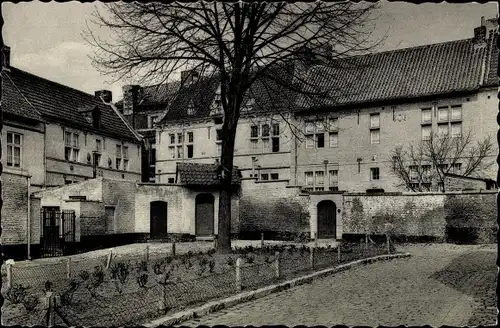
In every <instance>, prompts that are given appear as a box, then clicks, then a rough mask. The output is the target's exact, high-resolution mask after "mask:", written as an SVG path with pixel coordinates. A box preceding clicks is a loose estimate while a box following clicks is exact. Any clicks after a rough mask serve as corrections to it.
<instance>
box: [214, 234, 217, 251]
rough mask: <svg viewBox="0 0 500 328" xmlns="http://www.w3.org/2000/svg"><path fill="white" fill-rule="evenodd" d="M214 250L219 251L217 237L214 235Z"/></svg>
mask: <svg viewBox="0 0 500 328" xmlns="http://www.w3.org/2000/svg"><path fill="white" fill-rule="evenodd" d="M214 249H217V235H214Z"/></svg>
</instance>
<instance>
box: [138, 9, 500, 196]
mask: <svg viewBox="0 0 500 328" xmlns="http://www.w3.org/2000/svg"><path fill="white" fill-rule="evenodd" d="M497 38H498V23H497V22H496V20H495V19H490V20H484V19H482V22H481V26H480V27H478V28H476V29H475V30H474V37H473V38H469V39H463V40H457V41H450V42H444V43H439V44H431V45H424V46H419V47H412V48H406V49H400V50H395V51H388V52H381V53H374V54H369V55H361V56H355V57H351V58H347V59H342V60H340V59H339V63H338V65H334V66H335V67H336V68H335V69H329V71H326V70H327V69H326V68H325V67H324V66H322V65H316V66H310V67H306V73H307V74H306V75H305V79H306V80H308V81H311V80H314V79H316V80H317V81H316V82H314V81H313V82H312V83H311V84H314V85H319V86H321V87H324V88H325V91H328V90H331V91H329V92H330V96H329V97H327V98H314V97H307V98H304V97H302V96H301V95H300V94H299V95H296V94H294V93H292V92H287V91H286V90H284V88H280V87H278V86H274V88H273V87H272V86H271V87H270V85H271V83H270V82H269V83H266V81H259V80H258V81H257V83H255V84H254V85H253V86H252V88H253V89H252V90H251V91H249V92H248V94H247V96H246V100H245V101H244V104H245V105H244V107H243V109H242V113H241V118H240V120H239V123H238V129H237V132H236V140H235V155H234V163H235V165H237V166H238V167H239V168H240V170H241V172H242V176H243V179H254V180H256V181H258V182H262V183H268V184H269V185H270V186H271V185H273V183H274V185H279V184H281V183H282V182H283V181H285V182H286V183H287V185H288V186H300V187H301V188H302V189H303V190H305V191H307V192H319V191H331V192H335V191H338V190H345V191H349V192H366V191H373V192H377V191H378V192H380V191H401V187H400V186H399V181H398V180H397V178H396V177H395V175H394V174H393V173H392V172H391V171H392V164H393V161H392V157H391V150H393V149H394V148H395V147H396V146H398V145H406V144H408V143H409V142H410V141H411V140H416V141H419V140H423V139H426V138H428V137H429V135H430V133H431V132H434V133H439V134H448V135H451V136H460V135H461V134H462V133H464V132H466V131H469V130H470V131H472V132H473V135H474V136H475V137H476V138H477V140H481V139H483V138H485V137H487V136H492V137H493V136H494V135H495V133H496V131H497V125H496V122H495V121H494V120H492V119H491V118H492V117H495V116H496V113H497V98H496V93H497V88H498V80H497V75H496V71H497V67H498V49H497V47H496V46H495V45H496V42H497V41H496V40H497ZM345 66H348V68H346V69H344V68H343V67H345ZM184 73H185V74H187V73H188V72H184ZM285 75H286V74H285ZM326 76H328V77H330V78H325V77H326ZM332 77H336V78H332ZM259 82H260V83H259ZM332 83H334V85H333V84H332ZM131 98H133V97H131ZM170 99H172V100H170V101H169V103H168V104H166V103H162V105H164V106H165V110H164V116H163V118H162V119H161V120H160V121H159V122H158V123H157V124H156V140H155V141H156V156H155V157H156V163H155V168H156V172H155V175H156V179H155V181H157V182H160V183H173V182H174V181H175V168H176V163H177V162H198V163H214V162H215V161H216V160H217V159H218V158H219V156H220V144H221V143H220V142H221V140H222V138H224V136H223V135H222V134H221V126H222V115H221V111H220V92H219V90H218V79H217V76H198V75H196V74H195V75H193V76H192V78H191V79H190V80H189V81H188V83H183V84H182V87H181V88H180V89H179V90H178V92H177V94H176V96H175V97H173V98H172V97H170ZM150 106H151V104H150ZM401 136H404V137H405V138H401ZM485 160H486V161H490V162H492V161H494V157H493V156H490V157H488V158H486V159H485ZM444 165H446V164H444ZM460 170H461V165H460V163H456V165H455V166H454V167H453V168H452V170H451V172H454V173H455V174H460ZM493 170H494V169H492V170H491V172H490V171H485V172H481V173H482V174H483V176H484V177H492V176H494V172H493ZM417 182H418V181H416V183H417ZM437 188H439V186H437V185H436V186H432V189H433V190H435V189H437Z"/></svg>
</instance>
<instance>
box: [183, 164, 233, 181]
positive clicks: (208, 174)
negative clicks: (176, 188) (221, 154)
mask: <svg viewBox="0 0 500 328" xmlns="http://www.w3.org/2000/svg"><path fill="white" fill-rule="evenodd" d="M217 167H218V165H217V164H200V163H177V178H178V181H179V182H180V183H181V184H183V185H188V186H218V185H219V179H217ZM240 175H241V173H240V171H239V170H238V168H237V167H233V174H232V176H231V180H232V181H231V184H233V185H239V184H240Z"/></svg>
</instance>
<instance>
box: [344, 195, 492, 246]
mask: <svg viewBox="0 0 500 328" xmlns="http://www.w3.org/2000/svg"><path fill="white" fill-rule="evenodd" d="M496 195H497V194H496V193H495V192H484V193H460V194H457V193H455V194H453V193H446V194H404V195H348V194H345V195H344V215H343V222H342V226H343V232H344V233H351V234H363V233H365V232H368V233H383V232H384V226H385V223H391V224H392V226H393V230H392V232H393V233H394V234H398V235H407V236H431V237H441V238H445V237H446V235H447V233H448V231H449V230H450V229H462V228H471V229H475V230H477V231H478V234H479V240H478V241H480V242H488V241H492V240H493V239H492V238H494V236H493V235H492V234H495V228H496V212H497V206H496Z"/></svg>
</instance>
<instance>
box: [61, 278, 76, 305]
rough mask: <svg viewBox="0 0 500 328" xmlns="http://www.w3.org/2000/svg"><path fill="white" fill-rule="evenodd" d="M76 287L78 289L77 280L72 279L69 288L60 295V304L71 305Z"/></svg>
mask: <svg viewBox="0 0 500 328" xmlns="http://www.w3.org/2000/svg"><path fill="white" fill-rule="evenodd" d="M78 287H80V283H79V282H78V281H77V280H74V279H72V280H71V281H70V282H69V288H68V289H67V290H65V291H64V292H63V293H62V294H61V303H62V304H63V305H71V304H73V296H74V294H75V292H76V290H77V289H78Z"/></svg>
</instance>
